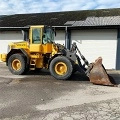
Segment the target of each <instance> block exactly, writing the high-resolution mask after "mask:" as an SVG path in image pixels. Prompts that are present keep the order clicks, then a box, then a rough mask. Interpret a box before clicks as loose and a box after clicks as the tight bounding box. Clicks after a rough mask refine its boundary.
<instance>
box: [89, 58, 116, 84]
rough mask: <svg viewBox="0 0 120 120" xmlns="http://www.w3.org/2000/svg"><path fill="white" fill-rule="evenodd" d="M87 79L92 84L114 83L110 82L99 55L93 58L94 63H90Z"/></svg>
mask: <svg viewBox="0 0 120 120" xmlns="http://www.w3.org/2000/svg"><path fill="white" fill-rule="evenodd" d="M89 79H90V82H91V83H93V84H99V85H110V86H114V84H112V83H111V82H110V79H109V77H108V74H107V72H106V70H105V68H104V66H103V64H102V58H101V57H99V58H98V59H96V60H95V62H94V63H92V69H91V71H90V74H89Z"/></svg>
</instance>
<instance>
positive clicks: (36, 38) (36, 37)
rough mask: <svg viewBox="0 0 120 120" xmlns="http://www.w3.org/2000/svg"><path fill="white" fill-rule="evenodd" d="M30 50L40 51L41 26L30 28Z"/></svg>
mask: <svg viewBox="0 0 120 120" xmlns="http://www.w3.org/2000/svg"><path fill="white" fill-rule="evenodd" d="M29 38H30V52H42V28H40V27H31V28H30V37H29Z"/></svg>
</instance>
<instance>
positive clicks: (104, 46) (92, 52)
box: [71, 29, 117, 69]
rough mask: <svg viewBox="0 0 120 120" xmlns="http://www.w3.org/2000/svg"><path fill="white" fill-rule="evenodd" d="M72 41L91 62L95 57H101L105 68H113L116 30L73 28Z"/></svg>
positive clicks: (114, 64) (114, 63)
mask: <svg viewBox="0 0 120 120" xmlns="http://www.w3.org/2000/svg"><path fill="white" fill-rule="evenodd" d="M71 33H72V37H71V38H72V42H76V43H77V45H78V47H79V49H80V50H81V52H82V54H83V55H84V56H85V57H86V58H87V59H88V61H89V62H93V61H94V60H95V59H96V58H97V57H99V56H101V57H102V58H103V64H104V66H105V67H106V68H107V69H115V66H116V49H117V30H115V29H98V30H74V31H72V32H71Z"/></svg>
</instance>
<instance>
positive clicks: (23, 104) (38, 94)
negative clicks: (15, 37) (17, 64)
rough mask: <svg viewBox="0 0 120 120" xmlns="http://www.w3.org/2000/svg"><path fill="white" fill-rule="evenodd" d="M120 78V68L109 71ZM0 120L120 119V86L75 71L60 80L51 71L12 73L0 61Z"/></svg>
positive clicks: (116, 77) (116, 78) (117, 78)
mask: <svg viewBox="0 0 120 120" xmlns="http://www.w3.org/2000/svg"><path fill="white" fill-rule="evenodd" d="M109 74H111V75H112V76H113V77H114V79H115V80H116V81H117V82H119V78H120V76H119V72H116V71H114V72H111V71H109ZM0 120H120V87H119V86H118V87H108V86H99V85H93V84H91V83H90V82H89V81H88V79H87V78H86V77H85V76H81V75H80V74H75V75H73V76H72V77H71V79H70V80H68V81H57V80H55V79H54V78H53V77H52V76H50V75H49V72H48V71H42V72H41V73H35V74H34V73H30V74H28V75H24V76H15V75H12V74H11V73H10V72H9V71H8V69H7V67H6V66H5V64H3V63H0Z"/></svg>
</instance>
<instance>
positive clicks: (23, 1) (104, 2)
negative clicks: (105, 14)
mask: <svg viewBox="0 0 120 120" xmlns="http://www.w3.org/2000/svg"><path fill="white" fill-rule="evenodd" d="M107 8H120V0H0V15H12V14H26V13H46V12H60V11H75V10H94V9H107Z"/></svg>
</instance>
